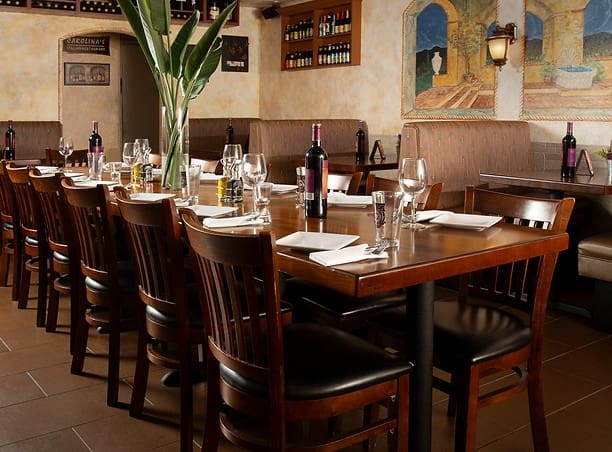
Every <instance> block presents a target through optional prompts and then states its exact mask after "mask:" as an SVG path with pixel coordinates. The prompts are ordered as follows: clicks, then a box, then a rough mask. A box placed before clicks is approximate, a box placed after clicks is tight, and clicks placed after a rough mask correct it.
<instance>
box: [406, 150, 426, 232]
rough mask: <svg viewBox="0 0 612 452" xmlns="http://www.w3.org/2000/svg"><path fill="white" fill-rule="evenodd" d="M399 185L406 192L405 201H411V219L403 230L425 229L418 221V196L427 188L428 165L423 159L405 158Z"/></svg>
mask: <svg viewBox="0 0 612 452" xmlns="http://www.w3.org/2000/svg"><path fill="white" fill-rule="evenodd" d="M399 185H400V188H401V189H402V191H403V192H404V195H405V196H404V200H405V202H407V201H408V200H410V217H409V219H408V223H406V224H403V225H402V227H403V228H409V229H415V230H418V229H423V228H425V226H423V225H422V224H419V223H417V221H416V200H415V198H416V195H418V194H419V193H421V192H422V191H423V190H425V187H426V186H427V165H426V164H425V159H423V158H410V157H409V158H404V159H402V162H401V164H400V169H399Z"/></svg>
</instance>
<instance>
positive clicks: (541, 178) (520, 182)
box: [480, 168, 612, 197]
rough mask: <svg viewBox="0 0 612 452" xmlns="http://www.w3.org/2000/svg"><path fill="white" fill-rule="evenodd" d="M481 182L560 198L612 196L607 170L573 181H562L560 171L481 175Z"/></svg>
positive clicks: (610, 181) (576, 178)
mask: <svg viewBox="0 0 612 452" xmlns="http://www.w3.org/2000/svg"><path fill="white" fill-rule="evenodd" d="M480 181H481V182H489V183H494V184H502V185H511V186H515V187H527V188H537V189H542V190H547V191H549V192H550V193H551V194H552V195H553V196H556V197H560V196H562V194H563V193H577V194H583V195H610V194H612V178H611V177H610V175H608V170H607V169H601V168H596V169H595V175H594V176H586V175H582V174H579V175H577V176H576V177H574V178H573V179H571V180H567V179H562V178H561V173H560V170H549V171H523V172H520V173H489V172H482V173H480Z"/></svg>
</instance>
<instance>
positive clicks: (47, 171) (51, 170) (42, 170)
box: [36, 165, 59, 174]
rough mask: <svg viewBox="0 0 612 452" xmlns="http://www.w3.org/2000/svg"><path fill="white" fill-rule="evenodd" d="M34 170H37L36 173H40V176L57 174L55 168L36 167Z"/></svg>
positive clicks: (56, 168)
mask: <svg viewBox="0 0 612 452" xmlns="http://www.w3.org/2000/svg"><path fill="white" fill-rule="evenodd" d="M36 168H37V169H38V171H40V174H50V173H57V171H58V170H59V168H58V167H57V166H44V165H36Z"/></svg>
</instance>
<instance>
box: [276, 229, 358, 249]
mask: <svg viewBox="0 0 612 452" xmlns="http://www.w3.org/2000/svg"><path fill="white" fill-rule="evenodd" d="M358 238H359V236H358V235H349V234H332V233H329V232H304V231H297V232H294V233H293V234H289V235H286V236H285V237H281V238H280V239H278V240H277V241H276V244H277V245H282V246H288V247H289V248H295V249H298V250H321V251H322V250H338V249H340V248H342V247H345V246H346V245H348V244H350V243H353V242H354V241H355V240H357V239H358Z"/></svg>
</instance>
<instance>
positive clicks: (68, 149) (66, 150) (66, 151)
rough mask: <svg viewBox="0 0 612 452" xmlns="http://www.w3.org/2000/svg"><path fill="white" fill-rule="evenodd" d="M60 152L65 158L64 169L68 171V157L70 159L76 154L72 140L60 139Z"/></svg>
mask: <svg viewBox="0 0 612 452" xmlns="http://www.w3.org/2000/svg"><path fill="white" fill-rule="evenodd" d="M58 151H59V153H60V155H63V156H64V169H66V168H67V167H68V157H70V156H71V155H72V153H73V152H74V145H73V144H72V138H70V137H60V140H59V147H58Z"/></svg>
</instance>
